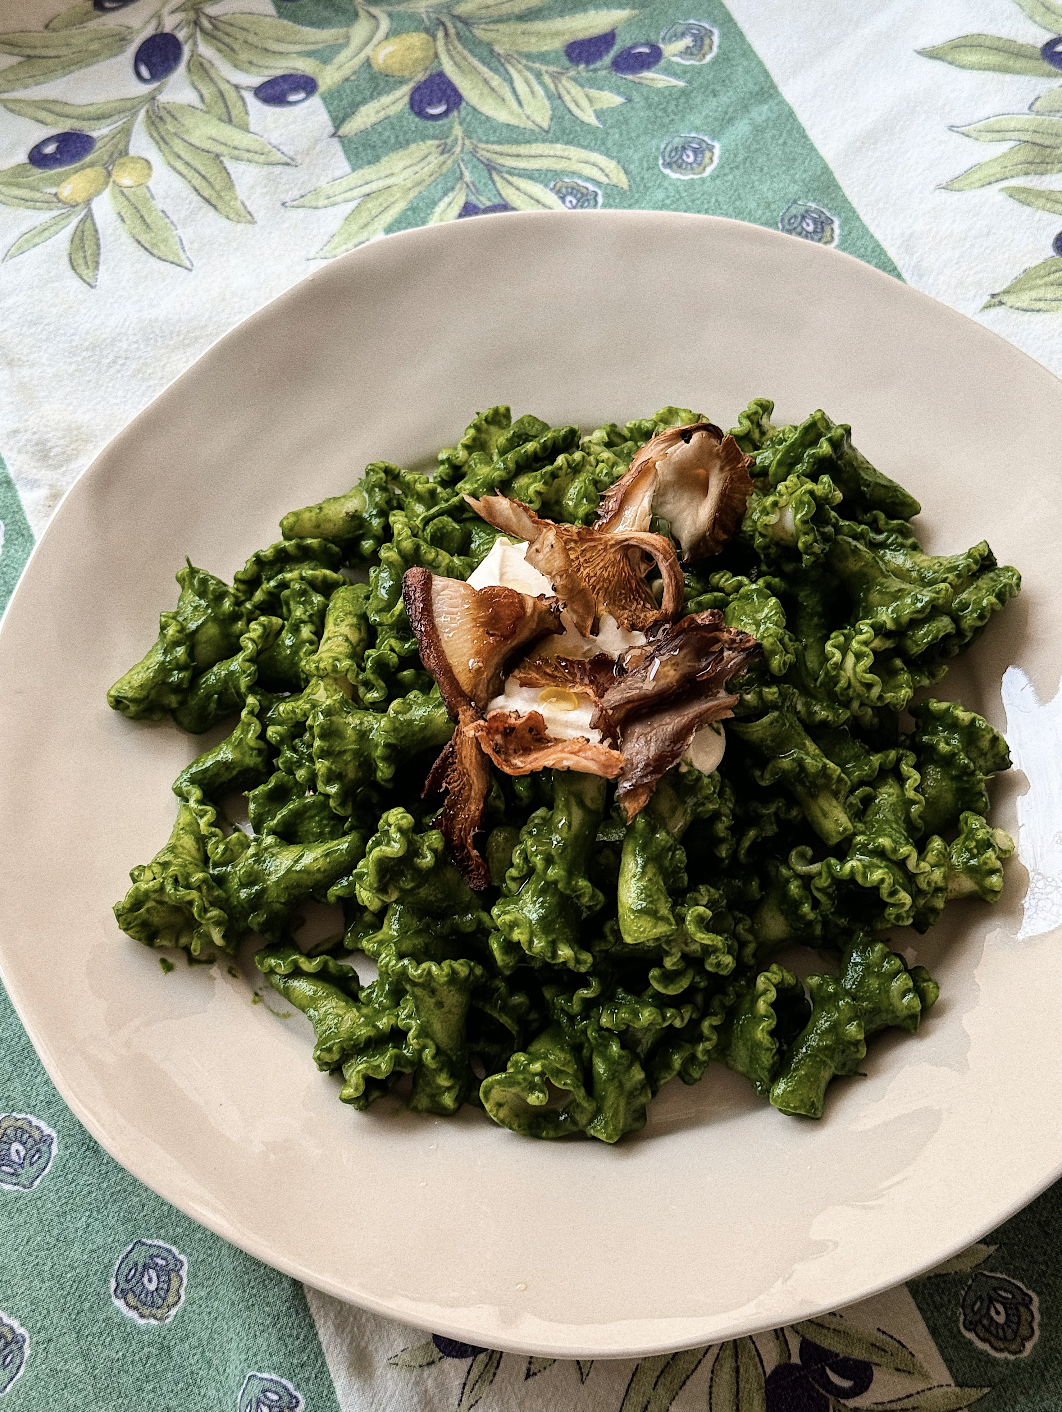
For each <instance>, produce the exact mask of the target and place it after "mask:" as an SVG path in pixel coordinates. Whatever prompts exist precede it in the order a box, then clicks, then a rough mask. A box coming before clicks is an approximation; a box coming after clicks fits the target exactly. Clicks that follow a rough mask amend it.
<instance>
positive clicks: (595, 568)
mask: <svg viewBox="0 0 1062 1412" xmlns="http://www.w3.org/2000/svg"><path fill="white" fill-rule="evenodd" d="M465 500H466V501H467V502H468V504H469V505H471V507H472V509H473V510H475V512H476V514H477V515H479V516H480V517H481V518H482V519H484V520H486V521H487V523H488V524H491V525H493V526H494V528H495V529H499V530H501V531H502V533H503V534H507V535H511V536H512V537H513V538H514V539H522V540H524V541H525V542H526V543H527V544H528V545H529V546H530V548H529V549H528V551H527V555H526V558H525V562H526V563H527V564H529V565H531V567H532V568H535V569H538V570H539V572H540V573H542V574H545V576H546V578H548V579H549V580H550V582H551V583H552V584H553V586H554V588H555V589H556V593H557V597H558V598H559V599H560V601H561V603H562V604H563V605H564V608H565V609H566V611H567V613H568V616H569V617H570V618H571V620H572V622H573V624H574V625H575V627H576V629H577V631H578V632H579V633H581V634H582V636H583V637H589V636H591V635H593V634H595V633H596V632H597V630H598V627H599V625H600V620H601V616H602V614H604V613H609V614H611V615H612V617H613V618H615V620H616V622H617V623H618V624H619V626H620V627H621V628H623V629H624V630H625V631H627V632H630V631H632V630H633V631H636V632H644V631H645V630H646V629H647V628H650V627H652V626H653V625H654V624H655V623H660V622H671V621H673V620H674V619H675V618H677V617H678V615H679V613H680V611H681V609H682V601H683V593H684V584H683V579H682V570H681V569H680V568H679V565H678V559H677V557H676V555H675V549H674V546H673V545H672V543H671V541H670V540H669V539H667V538H666V537H665V536H664V535H662V534H647V533H645V532H644V531H643V530H641V529H627V528H617V529H616V530H615V531H610V532H609V533H607V534H603V533H602V532H601V530H600V529H595V528H593V527H590V526H587V525H569V524H563V523H558V522H556V521H554V520H543V519H541V518H540V517H539V516H538V515H536V514H535V512H534V511H533V510H531V509H529V508H528V507H527V506H526V505H524V504H523V503H522V502H521V501H519V500H510V499H509V498H508V497H507V496H505V495H485V496H483V497H482V498H481V499H479V500H476V499H473V497H472V496H470V495H466V496H465ZM647 523H648V522H647ZM654 563H655V565H656V567H657V569H658V570H659V572H660V576H661V579H662V580H663V595H662V598H661V601H660V603H659V604H657V601H656V599H655V598H654V597H653V594H652V591H651V589H650V588H649V585H648V584H647V583H646V575H647V574H648V572H649V569H650V568H651V567H652V565H653V564H654Z"/></svg>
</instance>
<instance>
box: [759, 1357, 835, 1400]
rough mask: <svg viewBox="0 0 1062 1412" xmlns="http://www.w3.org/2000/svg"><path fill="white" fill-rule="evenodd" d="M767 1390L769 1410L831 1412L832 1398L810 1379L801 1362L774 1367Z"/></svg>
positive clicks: (768, 1379) (780, 1364) (768, 1380)
mask: <svg viewBox="0 0 1062 1412" xmlns="http://www.w3.org/2000/svg"><path fill="white" fill-rule="evenodd" d="M765 1392H766V1394H767V1396H766V1407H767V1412H830V1399H829V1398H828V1397H827V1396H826V1394H825V1393H823V1392H820V1391H819V1390H818V1388H817V1387H816V1386H815V1385H814V1383H812V1382H810V1381H809V1379H808V1375H807V1373H806V1372H805V1371H804V1369H803V1368H802V1367H801V1366H800V1364H799V1363H779V1364H778V1367H777V1368H772V1369H771V1372H770V1376H769V1377H768V1378H767V1386H766V1388H765Z"/></svg>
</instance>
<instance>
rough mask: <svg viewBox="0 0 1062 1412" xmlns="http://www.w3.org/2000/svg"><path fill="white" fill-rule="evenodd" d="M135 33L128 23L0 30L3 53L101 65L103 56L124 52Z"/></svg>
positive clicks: (0, 51)
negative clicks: (75, 29)
mask: <svg viewBox="0 0 1062 1412" xmlns="http://www.w3.org/2000/svg"><path fill="white" fill-rule="evenodd" d="M134 33H135V31H134V30H131V29H129V28H128V26H127V25H102V26H101V27H100V28H99V29H86V30H77V31H74V30H68V29H64V30H49V29H44V30H25V31H24V32H19V33H15V32H11V33H7V34H3V33H0V54H18V55H19V56H20V57H21V58H24V59H70V58H76V59H77V61H78V63H79V64H81V63H93V64H97V63H99V61H100V58H101V56H103V55H106V57H108V58H109V57H110V56H111V55H112V54H120V53H121V52H122V50H123V49H125V48H126V46H127V45H128V44H129V42H130V40H131V39H132V38H133V34H134ZM90 55H91V56H92V57H90ZM5 72H6V71H5Z"/></svg>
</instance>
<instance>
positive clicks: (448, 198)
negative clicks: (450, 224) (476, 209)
mask: <svg viewBox="0 0 1062 1412" xmlns="http://www.w3.org/2000/svg"><path fill="white" fill-rule="evenodd" d="M467 200H468V187H467V185H466V184H465V183H464V182H463V181H459V182H458V183H457V185H456V186H455V187H454V189H453V191H450V192H448V193H447V194H446V195H445V196H444V197H443V199H442V200H441V201H440V202H439V204H438V205H437V206H436V208H435V210H434V211H432V213H431V215H430V216H429V217H428V225H435V224H436V223H437V222H439V221H452V220H456V219H457V217H458V215H459V214H460V212H461V207H462V206H463V205H464V204H465V202H466V201H467Z"/></svg>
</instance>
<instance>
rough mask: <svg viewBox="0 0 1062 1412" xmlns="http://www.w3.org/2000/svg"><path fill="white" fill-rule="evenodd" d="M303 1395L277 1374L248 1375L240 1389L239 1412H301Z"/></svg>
mask: <svg viewBox="0 0 1062 1412" xmlns="http://www.w3.org/2000/svg"><path fill="white" fill-rule="evenodd" d="M304 1405H305V1404H304V1402H303V1397H302V1393H301V1392H299V1391H298V1389H297V1388H294V1387H292V1385H291V1383H289V1382H288V1380H287V1378H281V1377H278V1376H277V1374H276V1373H248V1374H247V1377H246V1378H245V1379H244V1383H243V1387H242V1388H241V1389H240V1397H239V1401H238V1403H237V1407H238V1412H301V1410H302V1408H303V1406H304Z"/></svg>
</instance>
